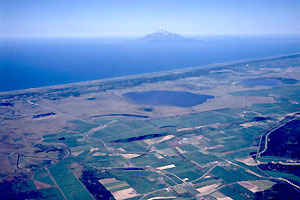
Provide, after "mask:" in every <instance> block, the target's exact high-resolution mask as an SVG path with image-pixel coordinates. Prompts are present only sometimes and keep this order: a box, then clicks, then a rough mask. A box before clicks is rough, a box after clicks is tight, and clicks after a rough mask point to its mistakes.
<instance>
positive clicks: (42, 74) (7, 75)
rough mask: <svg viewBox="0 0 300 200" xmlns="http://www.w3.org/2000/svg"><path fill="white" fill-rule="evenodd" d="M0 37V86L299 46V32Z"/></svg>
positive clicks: (288, 50)
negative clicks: (183, 39)
mask: <svg viewBox="0 0 300 200" xmlns="http://www.w3.org/2000/svg"><path fill="white" fill-rule="evenodd" d="M197 39H198V40H199V41H198V42H195V43H190V42H189V43H139V42H135V41H134V40H133V39H129V38H128V39H127V38H123V39H114V38H109V39H108V38H72V39H70V38H69V39H66V38H65V39H63V38H47V39H45V38H44V39H41V38H39V39H0V91H10V90H17V89H26V88H34V87H42V86H49V85H57V84H64V83H72V82H78V81H87V80H96V79H103V78H111V77H119V76H126V75H133V74H141V73H149V72H158V71H164V70H170V69H179V68H186V67H193V66H201V65H207V64H213V63H221V62H231V61H239V60H245V59H254V58H260V57H265V56H275V55H280V54H288V53H298V52H300V36H272V37H267V36H264V37H199V38H197Z"/></svg>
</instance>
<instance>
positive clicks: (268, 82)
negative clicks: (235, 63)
mask: <svg viewBox="0 0 300 200" xmlns="http://www.w3.org/2000/svg"><path fill="white" fill-rule="evenodd" d="M280 84H281V81H280V80H277V79H269V78H264V79H260V78H259V79H248V80H244V81H241V82H240V85H242V86H244V87H254V86H277V85H280Z"/></svg>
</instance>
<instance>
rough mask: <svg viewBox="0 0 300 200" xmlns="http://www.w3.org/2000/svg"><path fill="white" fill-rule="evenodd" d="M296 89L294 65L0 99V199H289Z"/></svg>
mask: <svg viewBox="0 0 300 200" xmlns="http://www.w3.org/2000/svg"><path fill="white" fill-rule="evenodd" d="M299 81H300V54H293V55H283V56H277V57H270V58H263V59H257V60H249V61H240V62H236V63H222V64H215V65H210V66H204V67H203V66H202V67H195V68H189V69H181V70H172V71H166V72H160V73H152V74H144V75H136V76H129V77H122V78H114V79H107V80H97V81H88V82H81V83H73V84H66V85H57V86H50V87H43V88H35V89H27V90H20V91H12V92H2V93H0V149H1V151H0V180H1V187H0V188H1V189H0V191H1V195H2V198H3V199H8V198H16V199H22V198H24V199H25V198H27V199H197V198H199V199H217V200H225V199H226V200H227V199H228V200H230V199H263V198H271V197H274V196H276V197H280V195H282V197H285V198H295V199H297V197H299V196H300V193H299V189H300V173H299V171H300V160H299V159H300V155H299V151H298V150H299V149H300V145H299V144H300V137H299V133H300V132H299V121H300V119H299V117H300V82H299ZM126 94H135V95H130V97H129V96H128V95H126ZM136 94H139V96H138V100H137V99H135V98H137V97H136ZM143 94H147V96H146V97H143V96H141V95H143ZM191 96H193V97H197V98H198V97H201V99H200V101H199V102H198V103H196V104H195V102H194V100H193V102H192V103H188V104H186V102H189V101H190V100H189V99H188V98H189V97H191ZM202 97H209V98H206V99H205V100H203V99H202ZM149 99H151V101H149ZM196 100H197V99H196ZM149 102H150V103H149ZM151 102H155V103H151ZM278 138H280V139H278Z"/></svg>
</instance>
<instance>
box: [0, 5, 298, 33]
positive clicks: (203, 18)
mask: <svg viewBox="0 0 300 200" xmlns="http://www.w3.org/2000/svg"><path fill="white" fill-rule="evenodd" d="M160 26H161V27H163V28H165V29H168V30H170V31H173V32H177V33H179V34H183V35H228V34H229V35H244V34H246V35H251V34H300V0H0V37H77V36H79V37H84V36H129V35H132V36H136V35H144V34H148V33H151V32H154V31H156V30H158V28H159V27H160Z"/></svg>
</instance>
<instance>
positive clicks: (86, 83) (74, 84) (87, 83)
mask: <svg viewBox="0 0 300 200" xmlns="http://www.w3.org/2000/svg"><path fill="white" fill-rule="evenodd" d="M299 55H300V52H297V53H290V54H280V55H275V56H268V57H259V58H254V59H245V60H238V61H234V62H224V63H214V64H209V65H202V66H194V67H187V68H180V69H172V70H164V71H159V72H151V73H142V74H134V75H128V76H120V77H112V78H105V79H96V80H89V81H79V82H72V83H66V84H57V85H49V86H42V87H36V88H27V89H20V90H10V91H3V92H0V96H3V95H17V94H22V93H27V92H41V91H43V90H47V89H62V88H71V87H78V86H93V85H96V84H101V83H108V82H111V81H122V80H123V81H124V80H131V79H136V78H143V77H145V78H146V77H160V76H164V75H168V74H179V73H184V72H190V71H193V70H201V69H209V68H214V67H222V66H228V65H235V64H243V63H245V64H246V63H249V62H256V61H265V60H272V59H281V58H286V57H290V56H299Z"/></svg>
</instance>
